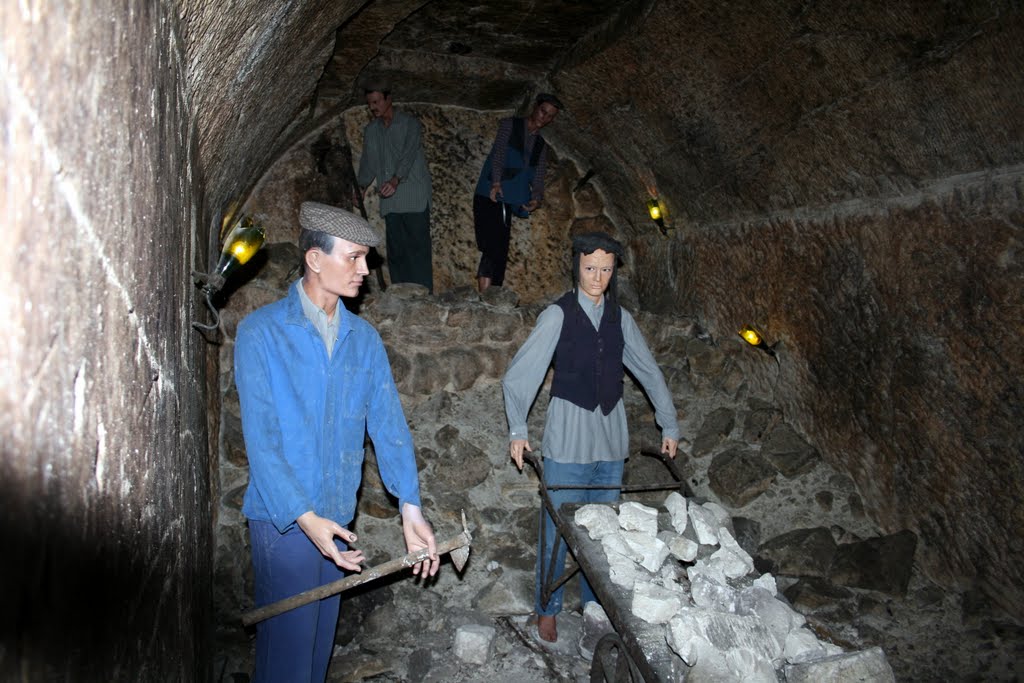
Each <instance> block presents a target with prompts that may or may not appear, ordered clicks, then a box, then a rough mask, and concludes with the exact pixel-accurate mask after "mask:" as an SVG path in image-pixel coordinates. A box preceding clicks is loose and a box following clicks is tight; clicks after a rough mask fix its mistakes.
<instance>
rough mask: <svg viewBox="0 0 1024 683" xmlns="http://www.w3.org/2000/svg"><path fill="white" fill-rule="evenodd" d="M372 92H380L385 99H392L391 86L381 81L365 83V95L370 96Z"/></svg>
mask: <svg viewBox="0 0 1024 683" xmlns="http://www.w3.org/2000/svg"><path fill="white" fill-rule="evenodd" d="M372 92H379V93H380V94H381V95H383V96H384V97H391V85H390V84H388V83H385V82H384V81H380V80H378V81H366V82H365V83H363V95H369V94H370V93H372Z"/></svg>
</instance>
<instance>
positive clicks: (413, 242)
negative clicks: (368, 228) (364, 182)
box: [384, 208, 434, 293]
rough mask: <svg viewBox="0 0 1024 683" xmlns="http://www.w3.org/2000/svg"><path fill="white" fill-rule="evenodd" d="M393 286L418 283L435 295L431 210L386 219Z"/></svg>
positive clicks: (397, 214) (391, 214) (389, 270)
mask: <svg viewBox="0 0 1024 683" xmlns="http://www.w3.org/2000/svg"><path fill="white" fill-rule="evenodd" d="M384 225H385V227H386V231H387V235H386V236H387V243H388V272H389V273H390V274H391V282H416V283H418V284H421V285H423V286H424V287H426V288H427V289H429V290H430V291H431V293H433V291H434V262H433V257H432V255H431V251H430V209H429V208H427V209H425V210H423V211H420V212H418V213H389V214H388V215H386V216H384Z"/></svg>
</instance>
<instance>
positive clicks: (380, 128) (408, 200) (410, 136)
mask: <svg viewBox="0 0 1024 683" xmlns="http://www.w3.org/2000/svg"><path fill="white" fill-rule="evenodd" d="M422 130H423V126H422V125H421V124H420V122H419V121H418V120H416V117H415V116H412V115H410V114H406V113H405V112H403V111H397V110H396V111H395V116H394V118H393V119H391V125H390V126H385V125H384V123H383V121H381V120H380V119H374V120H373V121H370V123H368V124H367V125H366V128H365V130H364V131H363V155H362V157H361V158H360V159H359V173H358V175H357V177H356V182H358V183H359V187H362V188H365V187H366V186H367V185H369V184H370V183H372V182H373V180H374V178H376V179H377V186H378V187H379V186H380V185H382V184H383V183H386V182H387V181H389V180H391V178H392V176H398V180H399V183H398V189H397V190H395V193H394V194H393V195H391V196H390V197H381V199H380V215H381V216H386V215H388V214H389V213H419V212H420V211H423V210H425V209H427V208H428V207H429V206H430V194H431V184H430V169H429V168H428V167H427V158H426V156H425V155H424V154H423V132H422Z"/></svg>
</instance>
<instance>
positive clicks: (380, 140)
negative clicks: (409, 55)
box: [356, 82, 434, 292]
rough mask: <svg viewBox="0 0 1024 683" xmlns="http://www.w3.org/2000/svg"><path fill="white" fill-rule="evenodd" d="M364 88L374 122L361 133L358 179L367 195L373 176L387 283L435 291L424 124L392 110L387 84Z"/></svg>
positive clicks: (371, 85) (428, 175)
mask: <svg viewBox="0 0 1024 683" xmlns="http://www.w3.org/2000/svg"><path fill="white" fill-rule="evenodd" d="M363 92H364V93H365V94H366V104H367V106H368V107H369V108H370V113H371V114H373V120H372V121H370V123H368V124H367V125H366V128H365V130H364V131H363V156H362V158H361V159H360V160H359V173H358V175H357V177H356V182H357V183H359V187H360V189H361V190H362V191H363V193H364V194H365V193H366V189H367V188H368V187H369V185H370V183H372V182H373V181H374V179H376V180H377V192H378V193H379V194H380V215H381V216H383V217H384V225H385V228H386V232H385V237H386V240H387V251H388V272H389V273H390V274H391V282H393V283H395V282H417V283H419V284H421V285H423V286H424V287H426V288H427V289H428V290H430V291H431V292H433V291H434V266H433V257H432V255H431V244H430V199H431V185H430V169H428V168H427V159H426V157H425V156H424V154H423V126H422V125H421V124H420V122H419V121H418V120H417V119H416V117H415V116H412V115H410V114H406V113H405V112H402V111H398V110H396V109H395V108H394V106H393V104H392V102H391V90H390V87H389V86H388V85H387V84H386V83H380V82H370V83H367V84H366V85H365V86H364V89H363Z"/></svg>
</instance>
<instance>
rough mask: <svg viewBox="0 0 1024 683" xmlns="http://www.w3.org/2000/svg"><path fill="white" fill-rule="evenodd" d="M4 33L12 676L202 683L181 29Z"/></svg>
mask: <svg viewBox="0 0 1024 683" xmlns="http://www.w3.org/2000/svg"><path fill="white" fill-rule="evenodd" d="M0 26H2V27H3V28H2V29H0V30H2V35H3V39H2V41H0V44H2V46H3V47H2V50H0V60H2V61H0V71H2V73H3V85H2V88H0V112H3V117H4V120H5V129H4V135H3V137H2V138H0V146H2V152H3V153H2V159H3V161H2V169H3V171H2V173H0V175H2V176H3V178H4V180H3V182H4V188H3V189H2V190H0V205H2V207H3V208H2V215H3V221H4V229H3V233H4V248H3V249H2V250H0V307H2V310H0V317H2V319H3V325H4V333H3V334H2V335H0V433H2V438H0V444H2V446H0V449H2V453H0V457H2V462H0V489H2V493H0V499H2V500H3V505H2V506H0V520H2V521H0V533H2V541H0V546H2V547H3V552H4V555H5V559H4V562H3V563H2V565H3V566H2V568H0V583H2V584H3V586H4V591H3V593H4V597H3V598H2V605H3V607H2V608H0V679H3V680H26V681H28V680H35V681H39V680H83V681H84V680H108V681H109V680H136V681H144V680H205V679H206V678H207V675H208V671H207V663H208V662H209V660H210V657H211V652H210V649H209V648H210V640H209V637H208V636H209V633H210V631H209V620H210V613H211V606H210V602H211V599H212V595H211V594H212V591H211V588H210V581H209V576H210V572H211V561H210V556H209V551H208V548H209V547H210V544H211V529H210V499H209V476H210V472H209V467H210V463H209V459H208V456H207V452H208V444H207V427H206V414H205V405H204V404H205V387H204V377H205V365H206V359H207V356H206V349H205V344H204V343H203V342H202V341H201V339H200V338H199V336H198V334H197V333H195V332H194V331H193V330H192V328H191V326H190V324H189V321H190V320H191V319H192V318H193V317H194V316H195V315H196V314H197V312H198V311H197V310H196V309H195V308H194V307H193V299H194V294H193V287H192V284H191V282H190V277H189V266H190V264H191V263H192V262H193V259H194V258H197V252H198V258H199V259H200V260H204V259H205V254H206V248H205V245H204V244H203V243H202V242H203V238H202V236H201V235H202V234H203V232H205V231H203V230H202V229H201V228H200V226H199V225H198V216H199V213H200V210H201V207H200V206H199V202H200V200H199V197H198V193H197V165H196V162H197V160H196V157H195V150H194V147H193V145H192V140H191V135H192V131H193V128H192V121H191V118H190V112H189V103H188V100H189V93H188V91H187V88H186V87H185V81H186V74H185V66H184V65H183V63H182V59H181V58H182V55H181V54H180V53H179V52H178V51H177V50H176V45H177V41H178V36H177V35H176V31H177V23H176V17H175V15H174V13H173V12H172V11H170V8H169V7H168V6H167V5H164V4H153V3H145V6H143V5H142V4H140V5H139V6H138V7H137V8H136V9H135V10H134V11H132V12H128V11H120V10H115V9H113V8H110V7H95V6H91V5H90V6H86V5H85V4H83V3H56V4H48V5H47V6H46V7H41V6H39V4H38V3H4V6H3V8H2V9H0ZM99 56H102V58H98V57H99Z"/></svg>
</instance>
